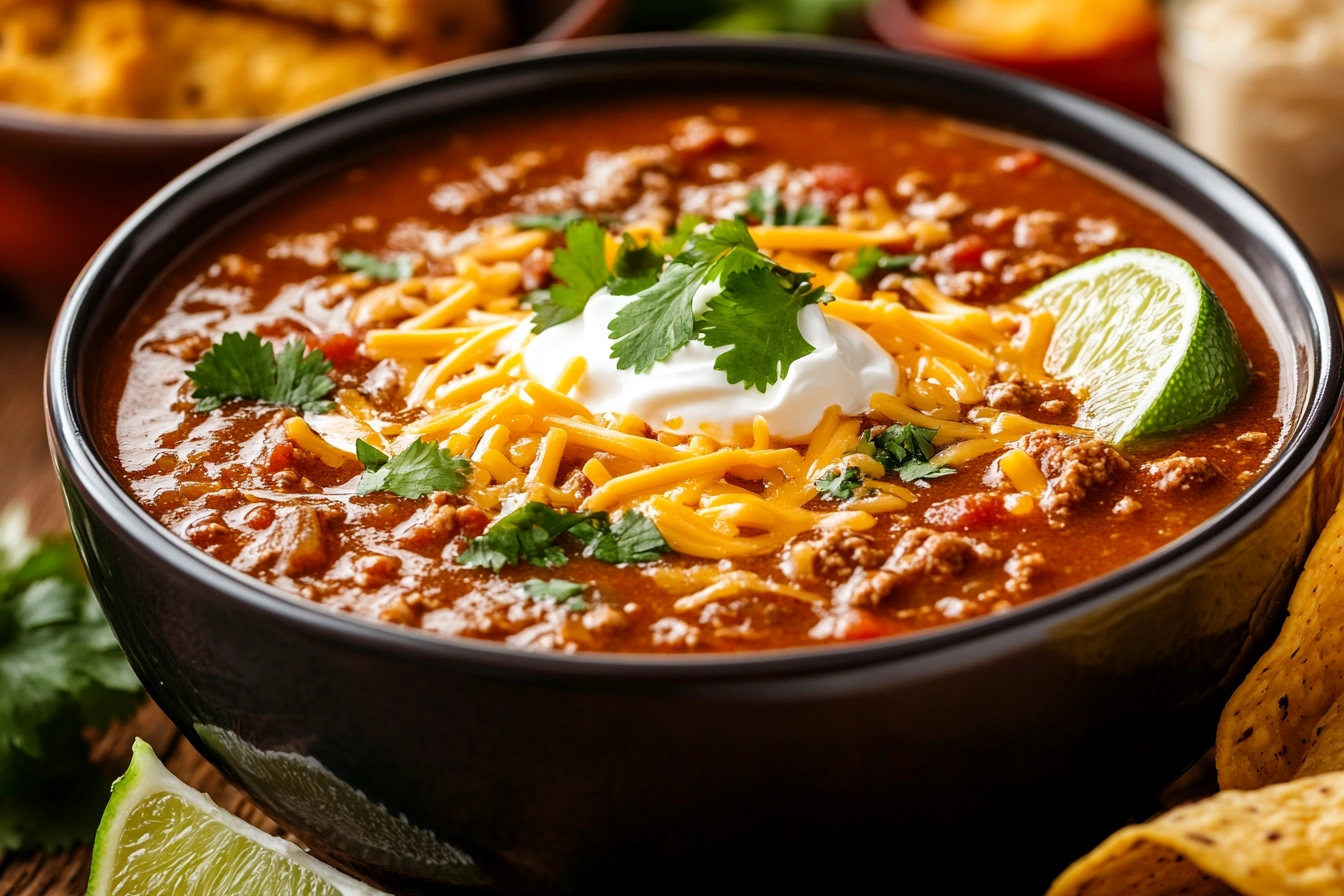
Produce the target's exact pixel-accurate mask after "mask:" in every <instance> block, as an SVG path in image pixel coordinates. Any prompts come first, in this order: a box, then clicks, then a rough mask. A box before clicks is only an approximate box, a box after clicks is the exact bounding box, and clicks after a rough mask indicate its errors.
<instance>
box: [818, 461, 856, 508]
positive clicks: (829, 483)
mask: <svg viewBox="0 0 1344 896" xmlns="http://www.w3.org/2000/svg"><path fill="white" fill-rule="evenodd" d="M863 482H864V479H863V472H862V471H861V470H859V468H858V467H845V469H844V470H843V471H839V470H830V471H829V472H827V473H826V475H825V476H822V477H821V478H820V479H818V480H817V481H816V482H814V483H812V484H813V485H814V486H815V487H816V489H817V492H818V493H819V494H820V495H821V496H822V497H826V498H834V499H835V500H837V501H848V500H849V499H850V498H852V497H854V493H855V492H857V491H858V490H859V489H861V488H863Z"/></svg>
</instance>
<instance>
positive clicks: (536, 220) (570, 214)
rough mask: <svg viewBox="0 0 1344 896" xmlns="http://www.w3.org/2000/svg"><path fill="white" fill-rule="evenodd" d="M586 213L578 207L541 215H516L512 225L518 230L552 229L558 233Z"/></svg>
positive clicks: (583, 216) (579, 219)
mask: <svg viewBox="0 0 1344 896" xmlns="http://www.w3.org/2000/svg"><path fill="white" fill-rule="evenodd" d="M586 217H588V215H587V214H586V213H585V212H584V211H583V210H582V209H578V208H569V209H565V210H564V211H563V212H556V213H554V214H542V215H518V216H517V217H516V218H514V219H513V226H514V227H517V228H518V229H519V230H552V231H554V232H556V233H560V232H561V231H563V230H565V229H566V228H567V227H569V225H571V224H573V223H574V222H576V221H582V220H583V219H584V218H586Z"/></svg>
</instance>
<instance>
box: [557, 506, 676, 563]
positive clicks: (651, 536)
mask: <svg viewBox="0 0 1344 896" xmlns="http://www.w3.org/2000/svg"><path fill="white" fill-rule="evenodd" d="M570 534H571V535H573V536H574V537H575V538H577V539H578V540H579V541H582V542H583V543H584V545H585V547H584V551H583V555H584V556H585V557H593V558H595V559H598V560H601V561H603V562H605V563H647V562H649V561H651V560H657V559H658V558H659V557H660V556H662V555H663V554H666V553H667V552H668V551H670V550H672V548H671V547H670V546H669V545H668V543H667V540H666V539H664V538H663V533H661V532H659V531H658V527H657V526H655V525H654V524H653V520H651V519H649V518H648V517H647V516H645V515H644V514H642V513H640V512H638V511H636V510H627V511H626V512H625V513H623V514H621V518H620V519H619V520H617V521H616V524H615V525H614V526H613V525H610V519H609V518H608V516H607V515H606V514H605V513H595V514H593V515H592V516H591V518H590V519H588V520H587V521H586V522H584V523H582V524H580V525H578V526H575V527H574V529H573V530H572V531H571V532H570Z"/></svg>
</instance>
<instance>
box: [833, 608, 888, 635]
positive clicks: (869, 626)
mask: <svg viewBox="0 0 1344 896" xmlns="http://www.w3.org/2000/svg"><path fill="white" fill-rule="evenodd" d="M884 634H886V627H885V626H883V625H882V620H880V619H878V618H877V617H876V616H874V615H873V614H872V613H870V612H868V611H867V610H860V609H858V608H857V607H855V608H851V609H848V610H846V611H845V612H843V613H841V614H840V615H839V616H838V617H837V618H836V620H835V636H836V637H837V638H839V639H840V640H841V641H868V640H870V639H872V638H880V637H882V635H884Z"/></svg>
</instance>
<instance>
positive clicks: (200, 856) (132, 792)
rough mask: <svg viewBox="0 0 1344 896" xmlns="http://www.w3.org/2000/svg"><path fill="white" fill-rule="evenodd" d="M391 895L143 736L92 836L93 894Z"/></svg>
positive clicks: (91, 889)
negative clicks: (230, 807)
mask: <svg viewBox="0 0 1344 896" xmlns="http://www.w3.org/2000/svg"><path fill="white" fill-rule="evenodd" d="M148 892H153V893H154V894H155V896H221V894H222V893H224V892H227V893H229V894H231V896H235V894H236V896H251V894H253V893H255V894H258V896H261V894H266V896H290V894H294V896H385V894H381V891H379V890H375V889H373V888H372V887H369V886H368V885H366V884H363V883H361V882H360V881H357V880H355V879H354V878H352V877H349V876H347V875H345V874H342V873H341V872H339V871H337V870H336V869H334V868H331V867H329V866H327V865H324V864H322V863H321V862H319V861H317V860H316V859H314V858H313V857H312V856H310V855H308V854H307V853H306V852H304V851H303V850H302V849H300V848H299V847H297V846H295V845H294V844H292V843H290V842H288V841H286V840H281V839H280V838H278V837H272V836H271V835H269V834H266V833H265V832H263V831H259V830H257V829H256V828H254V827H252V826H251V825H249V824H247V823H246V822H244V821H242V820H241V819H239V818H235V817H234V816H232V815H230V814H229V813H227V812H225V811H224V810H223V809H220V808H219V806H217V805H216V804H215V802H214V801H213V800H211V799H210V798H209V797H208V796H206V795H204V794H202V793H198V792H197V791H195V790H193V789H192V788H190V787H188V786H187V785H185V784H183V783H182V782H181V781H179V780H178V779H177V778H176V777H174V776H173V774H172V773H171V772H169V771H168V769H166V768H165V767H164V766H163V763H161V762H159V760H158V757H156V756H155V755H154V750H153V749H152V748H151V747H150V746H149V744H147V743H145V742H144V741H142V740H139V739H137V740H136V742H135V746H134V747H133V749H132V758H131V766H130V768H129V769H128V770H127V772H126V774H125V775H123V776H122V777H121V778H119V779H118V780H117V782H116V783H115V784H114V785H113V787H112V796H111V798H110V799H109V801H108V804H107V809H106V810H104V812H103V820H102V822H101V823H100V824H99V825H98V833H97V836H96V837H95V839H94V845H93V862H92V870H91V872H90V876H89V888H88V896H143V894H145V893H148Z"/></svg>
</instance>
